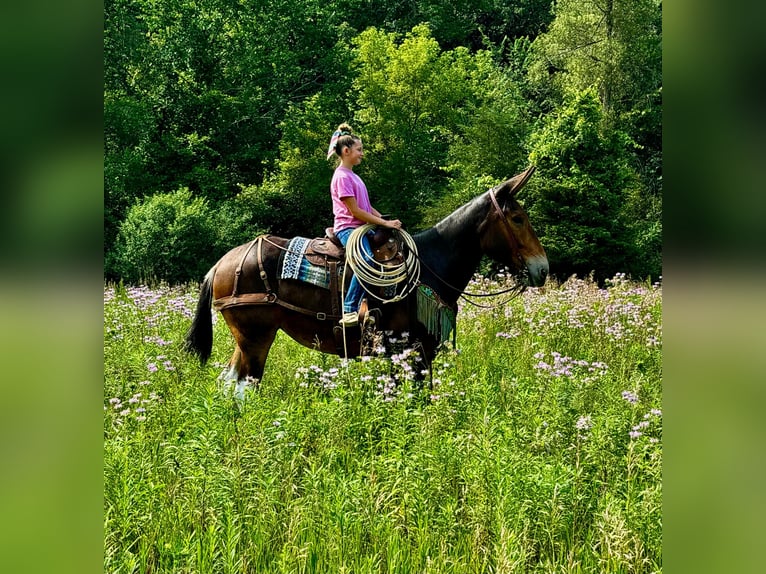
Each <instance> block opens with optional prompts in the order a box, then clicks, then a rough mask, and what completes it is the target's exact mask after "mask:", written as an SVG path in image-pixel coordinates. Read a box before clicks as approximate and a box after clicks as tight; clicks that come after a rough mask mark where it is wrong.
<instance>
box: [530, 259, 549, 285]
mask: <svg viewBox="0 0 766 574" xmlns="http://www.w3.org/2000/svg"><path fill="white" fill-rule="evenodd" d="M548 271H549V269H548V258H547V257H534V258H531V259H528V260H527V273H526V276H527V282H528V283H529V286H530V287H542V286H543V285H545V281H546V280H547V279H548Z"/></svg>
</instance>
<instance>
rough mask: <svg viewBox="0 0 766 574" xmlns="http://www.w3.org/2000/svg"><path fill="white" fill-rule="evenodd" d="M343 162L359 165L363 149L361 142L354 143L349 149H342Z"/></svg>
mask: <svg viewBox="0 0 766 574" xmlns="http://www.w3.org/2000/svg"><path fill="white" fill-rule="evenodd" d="M343 156H344V160H345V161H346V162H347V163H349V164H351V165H359V164H360V163H362V158H363V157H364V147H363V146H362V142H361V141H355V142H354V144H353V145H352V146H350V147H346V148H343Z"/></svg>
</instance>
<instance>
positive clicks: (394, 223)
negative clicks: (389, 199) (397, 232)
mask: <svg viewBox="0 0 766 574" xmlns="http://www.w3.org/2000/svg"><path fill="white" fill-rule="evenodd" d="M385 226H386V227H389V228H391V229H401V228H402V222H401V221H399V220H398V219H391V220H388V221H386V224H385Z"/></svg>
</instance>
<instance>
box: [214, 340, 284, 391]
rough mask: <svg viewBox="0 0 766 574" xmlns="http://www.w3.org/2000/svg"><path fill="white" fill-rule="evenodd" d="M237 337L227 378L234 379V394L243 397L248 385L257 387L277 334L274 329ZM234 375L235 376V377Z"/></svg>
mask: <svg viewBox="0 0 766 574" xmlns="http://www.w3.org/2000/svg"><path fill="white" fill-rule="evenodd" d="M249 335H250V336H249V338H247V339H245V338H243V337H236V338H237V350H236V351H235V352H234V355H233V356H232V358H231V363H230V368H229V371H227V372H226V374H227V379H228V380H229V381H231V382H233V381H234V380H236V387H235V390H234V395H235V396H236V397H237V398H238V399H240V400H244V398H245V389H246V388H247V386H248V385H251V386H252V387H254V388H255V387H257V386H258V384H259V383H260V380H261V377H263V369H264V367H265V365H266V357H268V355H269V350H270V349H271V345H272V344H273V343H274V338H275V337H276V335H277V330H276V329H269V330H264V331H261V332H259V333H258V334H257V336H255V337H253V336H252V333H250V334H249ZM235 377H236V378H235Z"/></svg>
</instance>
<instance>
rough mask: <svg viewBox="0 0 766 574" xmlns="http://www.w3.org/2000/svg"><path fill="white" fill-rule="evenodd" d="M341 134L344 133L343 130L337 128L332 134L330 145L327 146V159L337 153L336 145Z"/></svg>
mask: <svg viewBox="0 0 766 574" xmlns="http://www.w3.org/2000/svg"><path fill="white" fill-rule="evenodd" d="M341 135H343V132H341V131H340V130H335V132H334V133H333V134H332V137H331V138H330V147H328V148H327V159H330V158H331V157H332V155H333V154H334V153H335V146H336V145H338V138H339V137H340V136H341Z"/></svg>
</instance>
